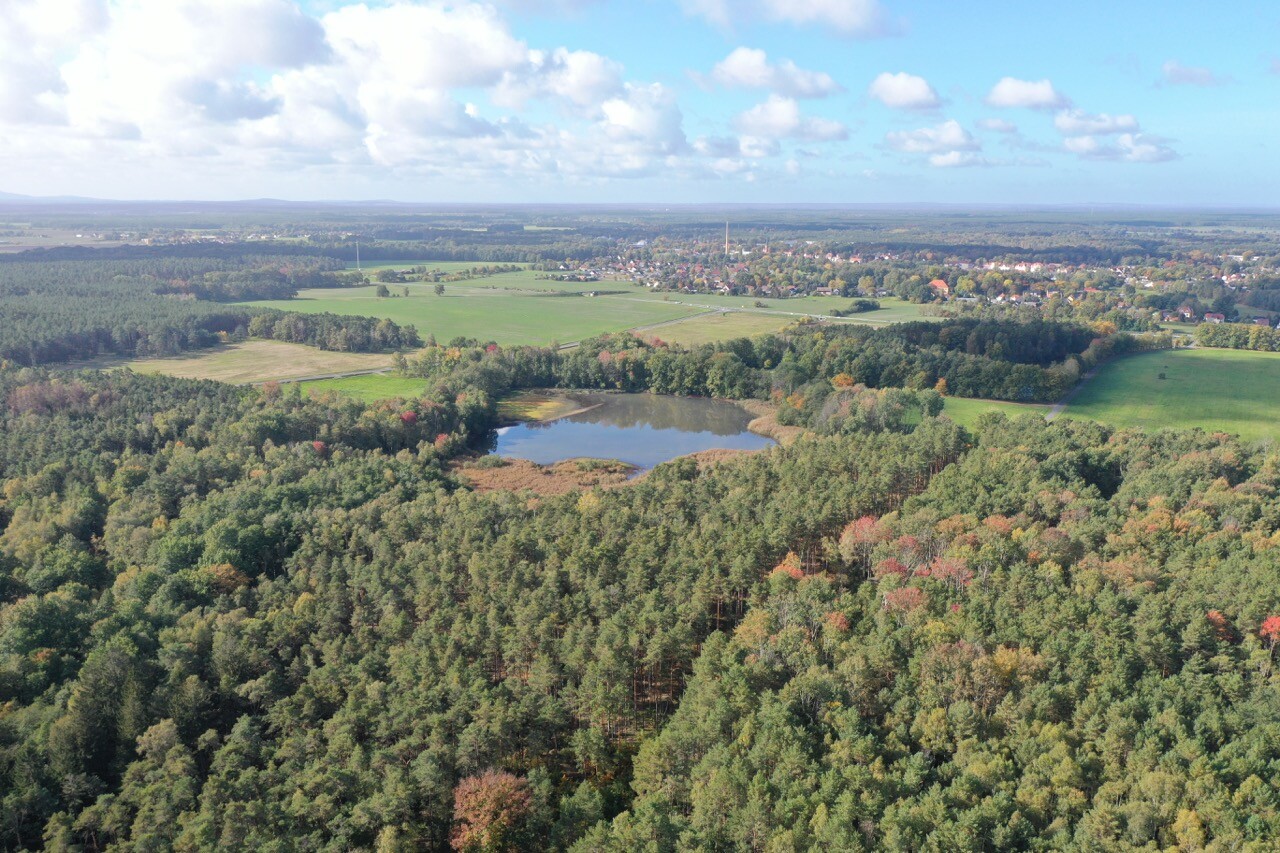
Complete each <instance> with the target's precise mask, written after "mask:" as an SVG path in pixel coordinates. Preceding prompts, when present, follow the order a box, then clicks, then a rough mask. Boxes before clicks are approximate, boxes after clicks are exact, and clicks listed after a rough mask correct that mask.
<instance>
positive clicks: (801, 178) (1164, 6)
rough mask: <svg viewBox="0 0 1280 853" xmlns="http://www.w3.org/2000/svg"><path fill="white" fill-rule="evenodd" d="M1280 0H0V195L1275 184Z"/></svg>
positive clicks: (1220, 189)
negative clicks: (1205, 0)
mask: <svg viewBox="0 0 1280 853" xmlns="http://www.w3.org/2000/svg"><path fill="white" fill-rule="evenodd" d="M1278 131H1280V4H1277V3H1274V2H1271V0H1267V2H1261V0H1259V2H1231V0H1225V1H1224V2H1222V3H1218V4H1213V5H1212V6H1210V4H1205V3H1203V2H1202V0H1161V2H1152V0H1127V2H1117V0H1106V2H1100V0H1074V2H1071V3H1030V2H1026V0H966V2H955V0H493V1H492V2H487V3H469V2H448V3H442V2H410V1H409V0H397V2H364V3H350V2H344V0H303V2H295V0H216V2H214V0H0V191H4V192H12V193H23V194H30V195H81V196H93V197H99V198H121V199H215V200H221V199H246V198H263V197H274V198H289V199H299V200H321V199H394V200H400V201H410V202H485V203H493V202H555V203H570V202H619V203H634V202H644V203H673V204H675V203H733V202H750V203H770V202H777V203H784V202H785V203H806V202H810V203H848V204H859V203H877V204H893V203H912V204H915V203H948V204H965V203H983V204H1014V205H1017V204H1095V203H1096V204H1121V205H1124V204H1130V205H1147V204H1152V205H1177V206H1202V207H1212V206H1268V207H1271V206H1277V205H1278V204H1280V162H1278V161H1277V156H1276V155H1277V153H1280V152H1278V149H1277V145H1276V137H1277V135H1278V133H1277V132H1278Z"/></svg>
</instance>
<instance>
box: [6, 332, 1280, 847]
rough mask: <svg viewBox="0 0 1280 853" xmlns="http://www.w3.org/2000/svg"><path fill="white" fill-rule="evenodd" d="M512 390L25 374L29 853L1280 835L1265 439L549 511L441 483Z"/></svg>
mask: <svg viewBox="0 0 1280 853" xmlns="http://www.w3.org/2000/svg"><path fill="white" fill-rule="evenodd" d="M1078 343H1079V341H1075V340H1071V339H1070V336H1069V335H1068V337H1067V339H1064V343H1063V346H1066V347H1067V348H1068V349H1070V348H1072V347H1074V346H1075V345H1077V344H1078ZM596 348H597V349H598V350H600V351H608V346H607V341H606V342H605V344H602V345H598V346H597V347H596ZM439 349H441V351H442V352H445V353H447V350H445V348H439ZM482 352H483V350H482ZM588 353H589V351H588V350H584V353H583V354H581V355H578V356H577V358H579V359H580V360H581V361H582V363H583V364H586V363H588V362H589V361H590V363H594V364H596V365H602V364H603V360H602V359H600V357H599V354H598V352H597V353H596V355H594V356H590V355H589V354H588ZM488 355H489V357H490V358H493V357H494V356H495V353H494V352H490V353H489V354H488ZM1053 356H1054V354H1053V353H1041V354H1036V357H1039V358H1044V359H1050V358H1052V357H1053ZM1027 357H1029V358H1030V357H1032V356H1031V354H1028V355H1027ZM614 360H616V359H615V358H611V359H610V361H614ZM624 360H625V359H624ZM457 361H458V362H464V361H466V359H464V358H463V357H462V351H460V352H459V357H458V358H457ZM483 366H484V362H483V359H480V360H478V361H476V362H474V363H468V364H460V365H459V366H458V367H457V369H451V370H443V369H441V370H440V372H438V373H436V374H435V375H434V377H433V378H434V380H435V381H434V382H433V390H432V391H430V392H429V393H428V394H427V395H426V396H425V397H423V398H422V399H420V400H416V401H408V402H406V401H399V402H390V403H383V404H377V405H371V406H370V405H365V404H360V403H356V402H350V401H346V400H342V399H339V398H323V399H320V400H312V399H308V398H304V397H302V396H300V395H298V394H296V393H294V392H291V391H284V392H281V391H280V390H279V389H277V388H274V387H271V388H267V389H263V390H250V389H237V388H232V387H228V386H223V385H218V384H215V383H202V382H192V381H185V380H174V379H164V378H157V377H140V376H134V375H131V374H128V373H123V374H113V375H104V374H96V373H83V374H67V373H49V372H45V371H42V370H39V369H30V368H18V367H13V368H10V369H7V370H4V371H0V400H2V401H3V406H4V408H3V424H2V425H3V429H2V430H0V478H2V479H3V481H4V491H3V498H2V499H0V524H2V525H3V534H2V535H0V568H2V569H3V573H2V575H0V577H2V581H0V583H2V586H0V596H2V597H3V605H2V607H0V697H3V703H4V704H3V706H2V707H3V713H0V794H2V795H3V802H2V803H0V815H2V817H0V821H2V823H0V833H2V835H0V839H2V842H0V843H3V845H4V846H5V847H7V848H13V849H30V848H38V847H46V848H49V849H67V850H70V849H81V850H107V849H118V850H125V849H156V850H160V849H170V848H174V849H181V850H203V849H215V848H217V849H262V848H266V849H325V850H350V849H370V850H372V849H379V850H396V849H424V848H425V849H447V848H449V847H450V846H452V847H454V848H456V849H530V850H532V849H546V848H551V849H570V848H573V849H577V850H584V851H585V850H601V849H605V850H608V849H616V850H636V849H654V850H667V849H758V850H807V849H831V850H849V849H868V850H870V849H893V850H925V849H936V850H984V849H1015V848H1022V849H1048V848H1054V849H1079V850H1106V849H1114V850H1122V849H1135V848H1149V849H1165V848H1169V847H1174V846H1181V847H1182V848H1183V849H1199V848H1201V847H1209V846H1216V848H1217V849H1246V848H1252V849H1265V846H1266V845H1267V844H1268V843H1269V841H1268V839H1272V838H1274V837H1276V836H1277V834H1280V814H1277V806H1276V803H1277V797H1278V796H1280V791H1277V784H1276V779H1277V778H1278V777H1277V772H1276V771H1277V768H1278V767H1280V763H1278V762H1280V746H1277V744H1278V743H1280V740H1278V739H1277V733H1280V702H1277V698H1278V697H1277V689H1278V686H1280V675H1277V673H1276V672H1275V664H1274V651H1275V649H1274V647H1275V645H1276V642H1277V640H1280V618H1276V615H1277V614H1280V592H1278V590H1280V559H1278V558H1277V556H1276V555H1277V554H1280V548H1277V546H1278V545H1280V513H1278V512H1277V502H1276V499H1275V490H1276V488H1277V486H1278V485H1280V458H1278V457H1277V456H1276V455H1275V453H1274V452H1273V451H1269V450H1261V449H1256V448H1249V447H1245V446H1242V445H1240V444H1239V443H1237V442H1236V441H1234V440H1233V439H1231V438H1229V437H1226V436H1222V435H1207V434H1203V433H1183V434H1179V433H1168V434H1161V435H1158V436H1152V435H1146V434H1142V433H1137V432H1113V431H1112V430H1110V429H1108V428H1106V427H1103V426H1099V425H1092V424H1083V423H1079V422H1071V421H1067V422H1063V423H1057V424H1052V425H1047V424H1045V423H1043V422H1041V421H1036V420H1034V419H1025V420H1021V421H1008V420H1005V419H1004V418H1002V417H998V416H991V417H988V418H987V419H985V420H984V422H983V423H982V425H981V426H980V427H979V428H978V429H977V430H976V431H975V432H973V433H969V432H967V431H965V430H963V429H961V428H959V427H957V426H955V425H954V424H952V423H950V422H949V421H947V420H946V419H945V418H937V417H933V416H931V415H930V414H929V406H928V405H924V406H921V407H920V408H921V411H923V412H924V415H923V416H922V417H917V418H913V419H909V420H901V419H900V420H897V421H894V422H892V423H891V424H886V423H882V422H875V421H868V420H865V419H863V420H859V421H857V422H856V423H852V422H849V423H846V424H845V428H842V429H839V430H824V429H818V430H817V432H815V433H814V434H813V435H812V436H811V437H810V438H806V439H802V440H801V441H799V442H797V443H796V444H794V445H792V446H790V447H788V448H776V449H774V450H772V451H769V452H767V453H764V454H760V455H756V456H753V457H750V458H746V459H743V460H741V461H738V462H736V463H734V464H730V465H722V466H718V467H714V468H710V469H705V470H703V469H700V468H699V467H698V466H697V465H696V464H694V463H693V462H692V461H689V460H677V461H675V462H672V463H668V464H666V465H663V466H660V467H659V468H658V469H656V470H655V471H654V472H653V473H652V474H651V475H649V476H648V477H646V478H644V479H643V480H641V481H640V482H637V483H635V484H633V485H630V486H628V487H625V488H621V489H614V490H607V491H585V492H578V493H574V494H570V495H565V496H560V497H544V498H540V499H538V500H535V501H530V500H529V499H528V498H527V496H520V495H516V494H511V493H494V494H484V495H482V494H476V493H474V492H472V491H470V490H469V489H468V488H467V487H465V486H464V485H463V484H462V483H461V482H460V481H458V480H456V479H455V478H454V476H453V475H452V474H451V473H450V469H449V467H448V465H447V462H448V460H449V459H450V458H451V457H453V456H456V455H457V454H459V453H461V452H464V451H465V449H466V447H467V446H468V445H469V444H470V443H472V442H473V441H474V440H475V438H476V437H477V436H479V435H481V434H483V432H484V431H485V430H487V429H488V427H489V426H491V425H492V424H493V423H495V417H496V416H495V411H494V401H493V398H492V397H491V396H490V394H489V393H488V392H487V391H486V390H485V387H484V386H483V383H481V382H478V381H477V379H476V377H477V376H478V375H480V373H479V371H480V369H481V368H482V367H483ZM829 384H830V383H829ZM832 387H833V388H834V387H835V386H832ZM846 391H847V392H848V393H854V394H856V393H859V392H857V390H856V389H846ZM867 393H869V392H867ZM901 393H909V392H901ZM924 393H925V392H920V394H924ZM928 393H929V394H932V393H934V392H932V391H928ZM921 399H923V397H922V398H921ZM846 402H847V401H846ZM934 410H935V411H936V409H934ZM818 433H828V434H818Z"/></svg>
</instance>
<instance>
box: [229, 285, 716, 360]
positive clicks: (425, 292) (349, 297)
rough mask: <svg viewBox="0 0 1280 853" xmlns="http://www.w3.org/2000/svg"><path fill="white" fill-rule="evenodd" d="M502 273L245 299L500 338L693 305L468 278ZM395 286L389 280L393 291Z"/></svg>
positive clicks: (538, 339)
mask: <svg viewBox="0 0 1280 853" xmlns="http://www.w3.org/2000/svg"><path fill="white" fill-rule="evenodd" d="M511 275H513V276H524V275H526V274H525V273H512V274H511ZM501 278H504V276H494V277H492V278H488V279H480V280H478V281H473V282H465V283H460V284H447V285H446V288H447V289H446V292H445V295H444V296H436V295H435V294H434V293H433V292H432V290H431V285H421V284H420V285H408V287H409V293H410V295H409V296H396V297H392V298H389V299H379V298H378V297H376V296H375V295H374V288H373V287H357V288H349V289H342V290H304V291H302V292H301V293H299V295H298V298H297V299H285V300H276V301H271V302H255V303H251V304H254V305H262V306H267V307H271V308H278V309H280V310H282V311H301V312H306V313H321V312H325V311H329V312H332V313H335V314H362V315H365V316H368V317H386V318H388V319H390V320H394V321H395V322H397V323H402V324H404V323H412V324H413V325H414V326H416V327H417V328H418V331H419V332H420V333H421V334H422V336H423V337H424V338H426V337H427V336H428V335H435V337H436V340H438V341H440V342H441V343H443V342H445V341H448V340H450V339H452V338H454V337H458V336H464V337H470V338H479V339H480V340H495V341H498V342H499V343H503V344H544V345H545V344H549V343H551V342H552V341H560V342H568V341H577V340H582V339H583V338H588V337H591V336H593V335H598V334H601V333H603V332H620V331H623V330H626V329H630V328H632V327H634V326H645V325H649V324H652V323H659V322H662V321H663V320H674V319H677V318H679V317H687V316H689V315H691V314H695V313H697V312H698V309H697V308H692V307H688V306H682V305H674V304H669V303H665V302H660V301H650V300H642V299H634V298H628V297H619V296H598V297H585V296H566V297H556V296H538V295H530V294H520V293H512V292H509V291H504V290H500V289H492V288H489V287H476V286H474V285H476V284H478V283H485V284H492V283H494V282H496V281H497V280H498V279H501ZM462 284H470V285H473V286H471V287H463V286H462ZM399 287H401V285H394V286H393V291H392V292H393V293H394V292H396V290H395V289H394V288H399ZM579 287H581V285H579Z"/></svg>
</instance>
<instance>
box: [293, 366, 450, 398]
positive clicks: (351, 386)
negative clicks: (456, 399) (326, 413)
mask: <svg viewBox="0 0 1280 853" xmlns="http://www.w3.org/2000/svg"><path fill="white" fill-rule="evenodd" d="M426 387H427V380H425V379H418V378H415V377H412V376H396V375H394V374H390V373H379V374H374V375H371V376H346V377H343V378H342V379H317V380H315V381H313V382H304V383H302V390H303V391H305V392H306V393H308V394H310V395H312V396H316V395H318V394H324V393H326V392H329V391H335V392H337V393H339V394H344V395H346V396H348V397H354V398H356V399H357V400H363V401H365V402H366V403H372V402H374V401H375V400H387V399H390V398H391V397H417V396H420V395H421V394H422V392H423V391H425V390H426Z"/></svg>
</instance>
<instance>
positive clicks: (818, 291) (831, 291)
mask: <svg viewBox="0 0 1280 853" xmlns="http://www.w3.org/2000/svg"><path fill="white" fill-rule="evenodd" d="M813 295H814V296H835V295H836V290H835V288H834V287H815V288H814V289H813Z"/></svg>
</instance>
